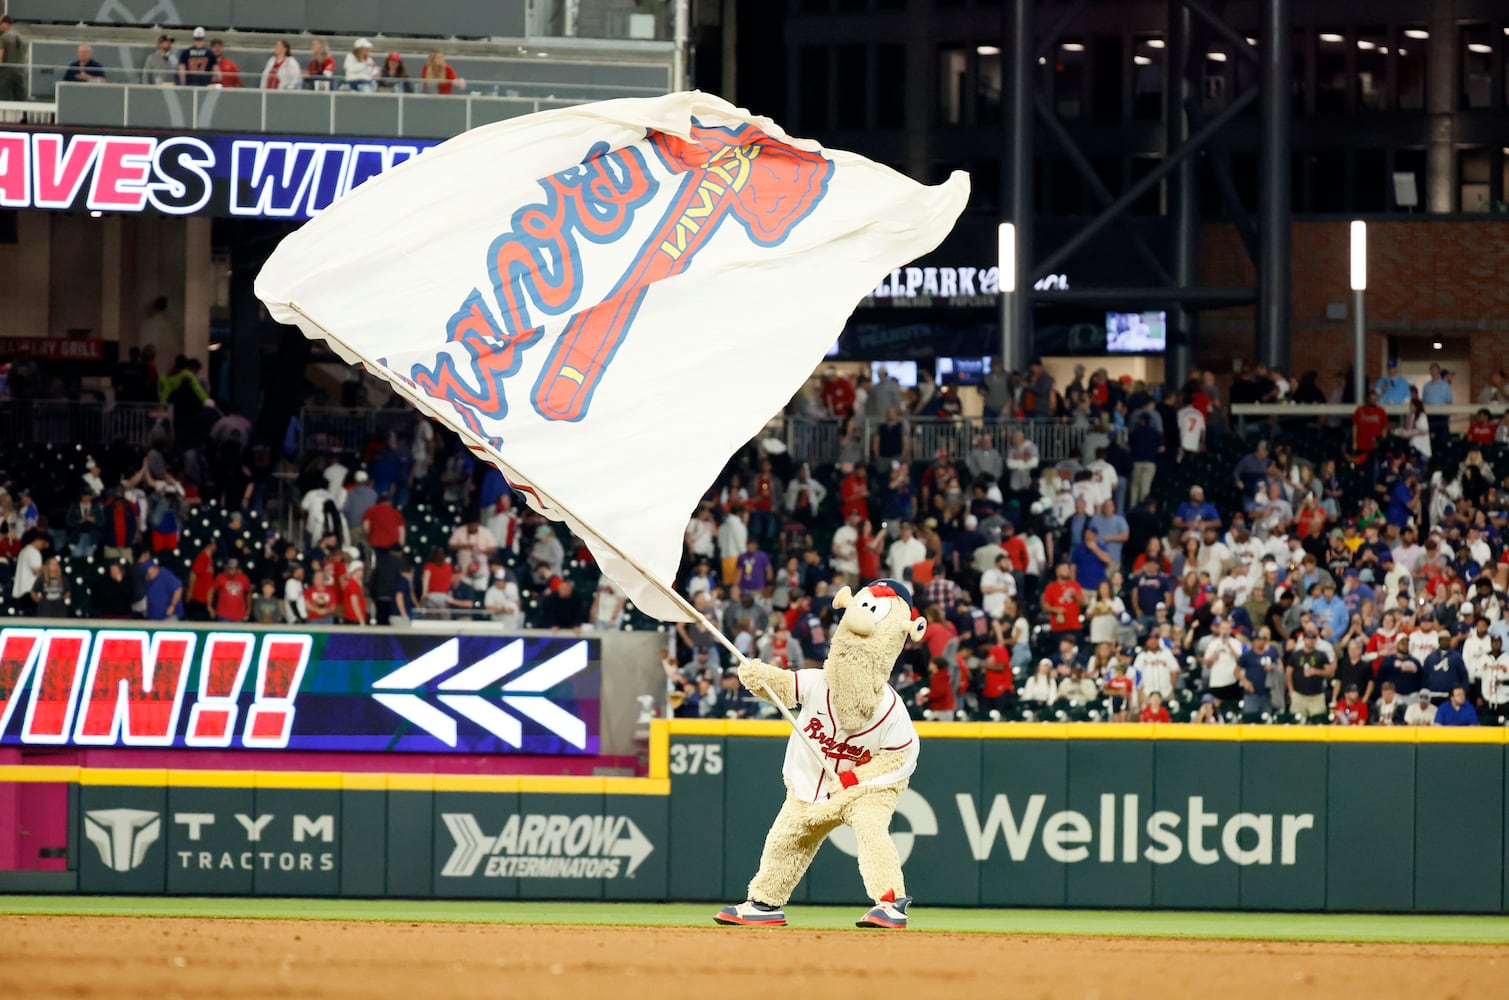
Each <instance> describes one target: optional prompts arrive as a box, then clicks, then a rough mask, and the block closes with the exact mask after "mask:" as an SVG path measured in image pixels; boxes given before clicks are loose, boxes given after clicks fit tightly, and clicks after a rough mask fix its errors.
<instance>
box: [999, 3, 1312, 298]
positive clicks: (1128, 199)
mask: <svg viewBox="0 0 1509 1000" xmlns="http://www.w3.org/2000/svg"><path fill="white" fill-rule="evenodd" d="M1017 2H1018V3H1021V2H1024V0H1017ZM1270 2H1281V0H1270ZM1256 100H1257V91H1255V90H1249V91H1247V92H1246V93H1244V94H1242V95H1241V96H1240V97H1238V98H1237V99H1236V100H1235V101H1232V102H1231V103H1230V104H1228V105H1227V106H1226V110H1224V111H1222V112H1221V113H1220V114H1219V115H1216V117H1214V118H1212V119H1211V120H1210V121H1209V122H1207V123H1206V124H1205V125H1204V127H1202V128H1201V129H1200V130H1199V131H1198V132H1196V133H1195V134H1194V135H1192V136H1190V138H1189V141H1188V142H1186V143H1184V144H1183V145H1182V146H1180V147H1179V148H1178V149H1176V150H1174V151H1173V152H1172V153H1171V154H1169V155H1168V156H1167V157H1165V158H1164V160H1163V162H1162V163H1160V164H1159V165H1158V166H1157V167H1155V168H1154V169H1153V170H1152V172H1150V173H1149V174H1148V175H1147V176H1145V177H1143V178H1142V179H1141V180H1140V181H1138V182H1137V183H1136V184H1133V185H1132V186H1131V187H1129V188H1127V190H1126V193H1124V194H1123V195H1122V196H1121V197H1120V198H1117V199H1116V203H1115V204H1114V205H1112V206H1111V207H1110V208H1108V209H1106V210H1105V211H1104V212H1101V213H1100V214H1099V215H1097V216H1095V218H1094V219H1092V220H1090V222H1089V224H1088V225H1086V226H1085V228H1083V229H1081V230H1080V231H1079V232H1078V233H1076V234H1075V235H1074V237H1073V238H1071V239H1070V240H1069V241H1068V242H1067V243H1065V244H1064V245H1063V246H1061V247H1059V248H1058V249H1057V250H1055V251H1054V252H1053V254H1052V255H1051V256H1050V257H1048V259H1047V260H1045V261H1043V262H1042V263H1040V264H1038V265H1037V267H1036V268H1034V269H1033V276H1032V279H1031V280H1032V281H1036V280H1037V279H1038V278H1039V277H1041V276H1043V275H1045V274H1051V273H1053V272H1054V271H1055V270H1057V268H1058V267H1059V265H1061V264H1063V263H1064V261H1066V260H1068V259H1069V258H1070V257H1072V256H1074V254H1075V253H1077V252H1078V251H1079V250H1080V249H1081V248H1082V247H1084V246H1085V244H1087V243H1089V242H1090V241H1091V240H1092V239H1094V238H1095V237H1096V236H1097V235H1098V234H1099V233H1100V231H1101V230H1102V229H1104V228H1105V227H1106V226H1108V225H1110V224H1111V223H1112V222H1114V221H1115V220H1116V217H1117V216H1119V215H1121V214H1122V213H1123V212H1125V211H1126V210H1127V209H1129V208H1131V207H1132V205H1134V204H1136V202H1137V199H1139V198H1141V197H1142V196H1143V195H1145V194H1147V193H1148V192H1149V191H1151V190H1152V189H1153V188H1154V187H1155V186H1157V184H1158V183H1159V182H1160V181H1162V180H1163V178H1165V177H1167V176H1168V175H1169V174H1170V173H1171V172H1172V171H1173V170H1174V169H1175V168H1176V167H1178V166H1179V164H1181V163H1183V162H1184V161H1185V160H1186V159H1188V158H1189V157H1190V156H1191V155H1193V154H1194V153H1196V152H1198V151H1199V150H1200V148H1201V147H1203V146H1204V145H1205V143H1207V142H1208V141H1210V137H1211V136H1213V135H1215V134H1216V133H1217V132H1219V131H1221V129H1223V128H1225V127H1226V126H1227V124H1228V123H1230V122H1231V121H1232V120H1233V119H1235V118H1237V117H1239V116H1240V115H1242V113H1243V112H1245V111H1246V110H1247V108H1248V107H1250V106H1251V105H1252V103H1253V102H1254V101H1256ZM1285 143H1286V148H1287V139H1286V140H1285ZM1285 162H1287V159H1286V160H1285ZM1286 176H1287V174H1286ZM1285 215H1286V217H1287V215H1288V213H1287V212H1285ZM1018 259H1019V260H1020V258H1018ZM1028 283H1029V284H1030V283H1031V282H1028ZM1017 284H1018V285H1019V286H1020V285H1021V284H1022V282H1020V281H1018V282H1017Z"/></svg>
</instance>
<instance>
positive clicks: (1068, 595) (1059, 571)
mask: <svg viewBox="0 0 1509 1000" xmlns="http://www.w3.org/2000/svg"><path fill="white" fill-rule="evenodd" d="M1053 573H1054V579H1053V582H1052V583H1050V584H1048V586H1047V587H1045V588H1044V589H1043V610H1044V611H1046V612H1048V615H1049V618H1048V629H1049V631H1051V632H1054V633H1063V634H1072V635H1076V636H1077V635H1078V634H1079V633H1080V630H1081V629H1083V628H1084V617H1083V613H1082V609H1083V608H1084V604H1085V592H1084V589H1083V588H1082V587H1080V585H1079V584H1077V583H1075V582H1074V580H1073V579H1072V578H1071V577H1070V575H1069V564H1068V563H1066V562H1061V563H1059V564H1058V565H1057V566H1055V567H1054V570H1053Z"/></svg>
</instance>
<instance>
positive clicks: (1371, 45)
mask: <svg viewBox="0 0 1509 1000" xmlns="http://www.w3.org/2000/svg"><path fill="white" fill-rule="evenodd" d="M1357 47H1358V48H1359V49H1376V48H1377V47H1378V44H1377V43H1376V42H1370V41H1368V40H1367V39H1366V38H1359V39H1357Z"/></svg>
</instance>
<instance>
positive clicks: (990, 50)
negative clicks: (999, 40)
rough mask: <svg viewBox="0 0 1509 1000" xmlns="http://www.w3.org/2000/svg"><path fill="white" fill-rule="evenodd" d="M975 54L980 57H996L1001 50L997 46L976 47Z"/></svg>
mask: <svg viewBox="0 0 1509 1000" xmlns="http://www.w3.org/2000/svg"><path fill="white" fill-rule="evenodd" d="M975 52H976V53H978V54H980V55H982V56H998V55H1000V54H1001V49H1000V46H998V45H977V46H975Z"/></svg>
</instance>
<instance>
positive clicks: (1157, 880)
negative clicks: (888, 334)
mask: <svg viewBox="0 0 1509 1000" xmlns="http://www.w3.org/2000/svg"><path fill="white" fill-rule="evenodd" d="M918 728H919V732H921V734H922V736H923V739H924V742H923V751H922V759H921V762H920V765H919V767H918V771H917V774H916V776H915V778H914V779H913V781H912V784H911V787H910V789H909V790H908V791H907V793H906V794H905V795H904V796H903V799H902V802H901V805H900V808H899V810H898V816H897V818H896V821H895V823H894V825H893V829H892V835H893V837H894V838H895V839H896V842H897V845H898V848H899V849H900V850H901V852H902V855H903V858H904V860H905V868H906V872H907V875H908V878H909V880H910V881H909V885H908V890H909V891H910V892H911V893H913V894H914V895H915V896H916V897H917V898H918V900H919V902H921V903H924V904H931V905H950V906H1033V907H1062V906H1069V907H1130V908H1138V909H1144V908H1178V909H1190V908H1212V909H1253V910H1368V911H1384V912H1410V911H1422V912H1428V911H1453V912H1473V913H1478V912H1505V911H1506V910H1509V900H1506V885H1505V873H1506V848H1509V844H1506V839H1505V836H1504V831H1505V828H1506V825H1509V812H1506V808H1509V796H1506V781H1509V767H1506V760H1505V755H1506V753H1509V742H1506V735H1509V734H1506V732H1505V731H1504V730H1499V729H1466V730H1451V731H1446V730H1429V729H1427V730H1416V729H1393V730H1387V729H1344V728H1333V727H1314V728H1296V727H1270V726H1258V727H1245V726H1231V727H1221V728H1217V727H1199V728H1196V727H1191V726H1138V725H1106V724H1099V725H1097V724H1078V725H1076V724H1069V725H1053V724H1042V725H1035V724H1016V725H1011V724H1007V725H1002V724H983V725H965V724H958V725H952V724H922V725H919V727H918ZM785 733H786V729H785V726H784V723H765V722H719V721H712V720H706V721H703V720H675V721H671V722H658V723H656V724H655V725H654V728H653V732H652V739H651V743H652V745H651V754H650V757H651V774H650V776H649V777H646V778H540V777H531V776H488V775H415V774H337V773H315V772H255V771H230V772H224V771H153V770H115V769H99V768H74V767H57V768H47V767H38V766H33V765H21V766H11V767H0V789H3V786H4V783H11V784H12V787H20V786H24V785H35V784H37V783H61V784H63V785H66V787H67V789H68V796H69V833H68V845H67V868H66V871H60V872H56V873H32V874H27V873H7V874H5V875H4V876H3V877H0V889H9V890H11V891H22V890H25V891H46V890H52V891H64V892H66V891H77V892H84V893H146V894H162V893H167V894H193V895H215V894H230V895H279V896H356V897H360V896H400V897H419V898H430V897H434V898H486V899H566V898H585V899H609V900H614V899H624V900H630V899H632V900H662V899H680V900H707V901H709V902H711V901H726V900H737V899H741V898H743V896H744V886H745V884H746V882H747V881H748V879H749V876H750V875H751V874H752V872H753V867H754V865H755V863H756V861H757V859H758V856H759V850H760V845H761V842H762V840H763V837H764V833H765V831H766V829H767V828H768V826H769V824H770V821H771V819H772V818H773V817H774V815H775V812H776V810H777V809H778V808H779V806H780V802H781V797H782V795H783V789H782V787H781V784H780V776H779V771H780V765H781V760H782V756H783V753H784V742H785V741H784V737H785ZM846 834H847V831H840V832H839V833H838V834H836V835H835V836H834V837H833V838H830V840H831V842H830V843H828V844H826V845H824V847H823V848H822V850H821V851H819V853H818V856H817V859H816V861H815V862H814V864H813V866H812V869H811V871H810V873H809V875H808V877H807V878H806V879H805V880H804V881H803V883H802V885H801V886H800V887H799V888H798V890H797V893H796V896H795V898H794V900H793V902H795V903H858V902H862V900H863V890H862V887H861V884H860V880H859V876H858V872H857V866H856V863H855V860H854V858H853V857H852V856H850V855H851V853H852V851H853V841H852V837H851V836H846ZM44 876H45V877H44Z"/></svg>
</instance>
